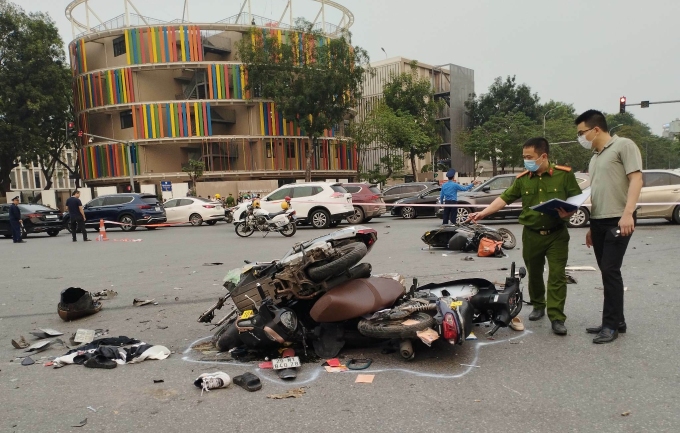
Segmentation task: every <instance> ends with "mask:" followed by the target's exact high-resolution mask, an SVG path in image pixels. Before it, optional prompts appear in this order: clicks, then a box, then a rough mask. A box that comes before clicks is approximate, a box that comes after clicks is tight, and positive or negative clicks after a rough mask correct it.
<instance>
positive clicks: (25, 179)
mask: <svg viewBox="0 0 680 433" xmlns="http://www.w3.org/2000/svg"><path fill="white" fill-rule="evenodd" d="M21 180H22V181H23V185H22V186H21V189H31V186H30V185H29V184H28V172H27V171H25V170H22V171H21Z"/></svg>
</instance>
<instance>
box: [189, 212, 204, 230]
mask: <svg viewBox="0 0 680 433" xmlns="http://www.w3.org/2000/svg"><path fill="white" fill-rule="evenodd" d="M189 222H190V223H191V225H192V226H194V227H198V226H200V225H201V224H203V218H202V217H201V216H200V215H199V214H197V213H192V214H191V215H190V216H189Z"/></svg>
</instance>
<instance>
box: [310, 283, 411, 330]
mask: <svg viewBox="0 0 680 433" xmlns="http://www.w3.org/2000/svg"><path fill="white" fill-rule="evenodd" d="M404 292H405V290H404V286H402V285H401V283H399V282H398V281H395V280H393V279H391V278H381V277H370V278H357V279H355V280H350V281H347V282H346V283H343V284H341V285H339V286H337V287H334V288H333V289H331V290H329V291H328V293H326V294H325V295H323V296H322V297H321V298H319V300H318V301H316V303H315V304H314V307H312V309H311V310H310V312H309V314H310V316H311V317H312V319H314V321H316V322H319V323H328V322H340V321H343V320H349V319H355V318H357V317H361V316H363V315H365V314H369V313H374V312H376V311H378V310H382V309H383V308H387V307H391V306H392V305H393V304H394V302H395V301H396V300H397V299H399V297H400V296H402V295H403V294H404Z"/></svg>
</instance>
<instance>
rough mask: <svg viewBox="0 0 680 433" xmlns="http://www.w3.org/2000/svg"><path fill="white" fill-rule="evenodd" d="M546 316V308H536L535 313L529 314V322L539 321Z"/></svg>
mask: <svg viewBox="0 0 680 433" xmlns="http://www.w3.org/2000/svg"><path fill="white" fill-rule="evenodd" d="M543 316H545V308H534V311H532V312H531V314H529V320H531V321H534V320H538V319H540V318H542V317H543Z"/></svg>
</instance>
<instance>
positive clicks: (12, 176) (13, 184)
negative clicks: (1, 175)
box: [9, 170, 19, 189]
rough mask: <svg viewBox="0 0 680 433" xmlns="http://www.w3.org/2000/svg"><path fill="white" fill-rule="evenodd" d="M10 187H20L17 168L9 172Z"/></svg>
mask: <svg viewBox="0 0 680 433" xmlns="http://www.w3.org/2000/svg"><path fill="white" fill-rule="evenodd" d="M9 188H10V189H19V186H18V185H17V173H16V171H15V170H12V171H10V173H9Z"/></svg>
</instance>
